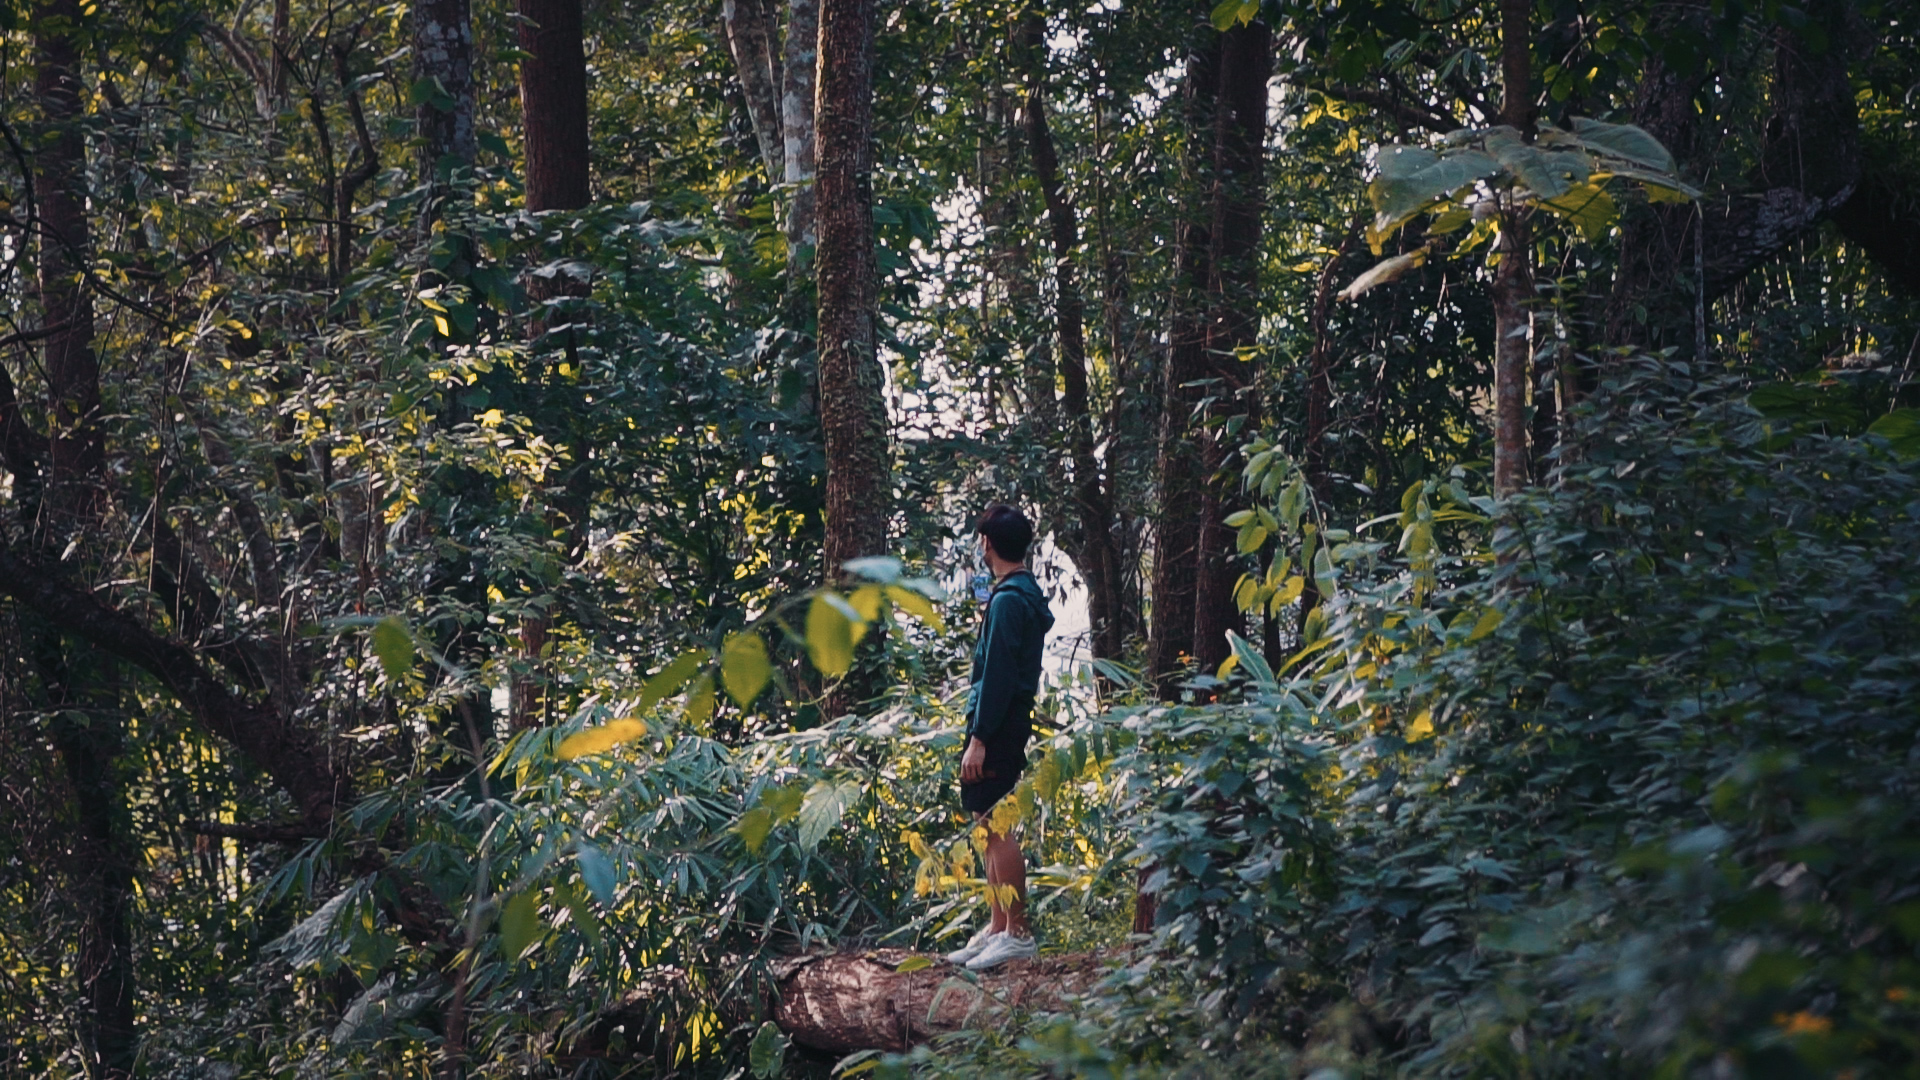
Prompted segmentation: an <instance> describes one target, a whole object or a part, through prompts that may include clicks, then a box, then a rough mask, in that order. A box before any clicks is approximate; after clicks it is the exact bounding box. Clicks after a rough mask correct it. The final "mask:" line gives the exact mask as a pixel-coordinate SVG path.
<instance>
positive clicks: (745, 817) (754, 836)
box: [733, 806, 773, 855]
mask: <svg viewBox="0 0 1920 1080" xmlns="http://www.w3.org/2000/svg"><path fill="white" fill-rule="evenodd" d="M733 831H734V832H735V833H736V834H738V835H739V837H740V840H741V842H742V843H745V844H746V845H747V850H748V851H750V852H752V853H753V854H755V855H758V854H760V849H761V848H763V847H765V846H766V845H767V836H768V834H770V833H772V832H773V811H771V810H769V809H767V808H766V807H764V806H756V807H754V808H753V809H751V810H749V811H747V812H746V813H744V814H741V815H740V820H739V821H736V822H734V823H733Z"/></svg>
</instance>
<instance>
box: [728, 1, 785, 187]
mask: <svg viewBox="0 0 1920 1080" xmlns="http://www.w3.org/2000/svg"><path fill="white" fill-rule="evenodd" d="M720 21H721V23H722V24H723V25H725V27H726V31H727V50H728V51H729V52H730V53H732V54H733V67H734V71H735V72H736V73H737V74H738V75H739V77H740V94H741V96H742V97H744V98H746V101H747V120H748V121H749V122H751V123H752V124H753V138H754V141H755V142H756V143H757V144H758V145H759V147H760V161H761V164H763V165H764V166H766V170H767V183H769V184H780V183H784V182H785V181H786V178H787V165H786V156H787V150H786V142H785V137H784V136H783V135H782V134H781V131H780V91H779V85H780V81H779V73H778V72H777V71H776V70H775V68H774V63H773V22H772V16H771V13H770V12H769V11H768V10H767V5H766V3H765V2H764V0H722V2H721V5H720Z"/></svg>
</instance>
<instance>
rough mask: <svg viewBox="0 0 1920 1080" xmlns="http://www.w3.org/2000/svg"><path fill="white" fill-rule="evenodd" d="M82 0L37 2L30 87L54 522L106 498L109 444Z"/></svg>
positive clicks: (85, 517)
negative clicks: (97, 347)
mask: <svg viewBox="0 0 1920 1080" xmlns="http://www.w3.org/2000/svg"><path fill="white" fill-rule="evenodd" d="M80 22H81V15H80V4H79V2H78V0H51V2H49V3H47V4H45V5H43V6H41V7H39V8H36V9H35V10H34V51H35V54H36V56H35V70H34V93H35V95H36V96H37V97H38V99H39V101H40V108H41V112H42V114H43V116H44V117H45V123H46V132H45V135H44V137H43V141H42V143H41V145H40V149H39V152H38V153H37V154H35V155H34V159H33V163H34V185H33V186H34V193H35V195H36V197H37V198H38V200H39V218H40V251H39V267H38V270H39V292H40V317H41V319H42V321H43V325H45V326H49V327H57V328H58V329H56V330H54V331H53V332H52V333H51V334H49V335H47V338H46V346H45V353H44V358H43V361H42V362H43V364H44V366H45V369H46V379H47V412H48V416H49V423H50V426H51V429H52V430H51V432H50V433H49V439H48V457H49V460H48V466H49V468H48V485H47V493H48V496H49V498H48V500H47V506H48V509H49V510H50V511H51V513H52V515H53V516H54V518H55V522H54V523H55V524H56V527H57V529H58V530H60V531H64V530H65V529H66V528H68V527H70V526H73V525H77V524H83V523H85V522H89V521H91V520H93V518H94V517H95V516H96V515H97V514H99V513H100V512H102V511H104V510H105V508H106V488H105V480H106V446H105V443H104V441H103V439H102V436H101V433H100V426H99V424H100V365H99V362H98V361H97V360H96V359H95V357H94V353H93V300H92V294H91V292H90V291H89V289H88V286H87V281H86V275H87V273H88V266H89V263H90V261H91V252H92V248H93V237H92V232H91V228H90V224H89V222H88V220H87V161H86V141H85V137H84V135H83V134H82V132H81V128H80V122H81V120H82V119H83V117H84V116H85V104H84V95H85V93H86V89H85V86H84V82H83V79H82V75H81V71H80V52H79V49H78V47H77V45H76V43H75V41H74V40H73V34H74V33H75V28H77V27H78V26H79V25H80Z"/></svg>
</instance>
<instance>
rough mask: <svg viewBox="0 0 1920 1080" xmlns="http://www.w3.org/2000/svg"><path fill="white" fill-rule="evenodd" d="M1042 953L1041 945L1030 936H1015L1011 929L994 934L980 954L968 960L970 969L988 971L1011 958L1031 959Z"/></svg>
mask: <svg viewBox="0 0 1920 1080" xmlns="http://www.w3.org/2000/svg"><path fill="white" fill-rule="evenodd" d="M1039 955H1040V946H1038V945H1036V944H1034V941H1033V939H1032V938H1030V937H1014V936H1013V932H1012V931H1011V930H1009V931H1006V932H1004V933H999V934H995V935H993V940H991V941H989V942H987V947H986V948H984V949H982V950H980V954H979V955H978V956H975V957H974V958H973V959H971V960H969V961H967V970H968V971H986V970H988V969H990V968H997V967H999V966H1000V965H1001V964H1004V963H1006V962H1007V961H1009V960H1030V959H1032V958H1033V957H1036V956H1039Z"/></svg>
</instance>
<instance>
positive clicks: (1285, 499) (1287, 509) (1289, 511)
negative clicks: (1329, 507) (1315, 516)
mask: <svg viewBox="0 0 1920 1080" xmlns="http://www.w3.org/2000/svg"><path fill="white" fill-rule="evenodd" d="M1306 509H1307V484H1306V481H1305V480H1304V479H1303V478H1301V477H1298V476H1296V477H1294V478H1293V483H1291V484H1288V485H1287V489H1286V490H1285V491H1282V492H1281V493H1280V521H1281V523H1282V524H1284V525H1286V527H1287V531H1288V532H1290V533H1294V532H1299V531H1300V515H1301V514H1303V513H1305V512H1306Z"/></svg>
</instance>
